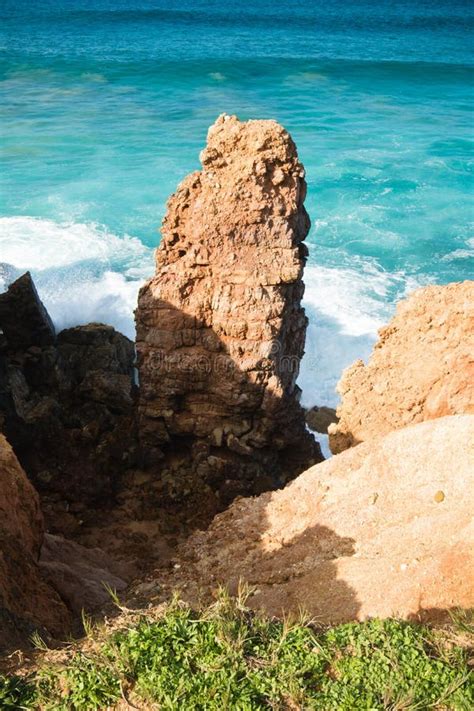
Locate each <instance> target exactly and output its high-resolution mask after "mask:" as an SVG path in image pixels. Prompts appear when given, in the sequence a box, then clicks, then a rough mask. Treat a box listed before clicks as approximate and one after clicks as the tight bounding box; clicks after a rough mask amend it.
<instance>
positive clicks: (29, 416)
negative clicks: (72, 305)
mask: <svg viewBox="0 0 474 711" xmlns="http://www.w3.org/2000/svg"><path fill="white" fill-rule="evenodd" d="M0 329H1V330H2V331H3V334H2V335H0V430H3V431H4V432H5V434H6V435H7V437H8V439H9V441H10V443H11V444H12V446H13V448H14V450H15V452H16V454H17V456H18V458H19V459H20V461H21V464H22V466H23V467H24V469H25V471H26V472H27V474H28V476H29V477H30V478H31V480H32V481H33V482H34V484H35V486H36V487H37V488H38V489H39V490H40V491H41V492H48V493H50V494H51V495H52V496H53V497H55V498H56V499H57V500H58V501H61V500H62V501H64V502H65V505H66V506H67V505H69V504H70V503H74V504H75V505H78V506H80V505H87V504H88V503H90V502H95V501H98V500H100V501H107V500H110V499H111V497H112V495H113V492H114V489H115V486H116V481H117V478H118V476H119V474H120V472H121V470H123V468H124V466H126V465H127V457H129V456H130V451H133V448H134V444H135V441H134V433H135V429H134V415H135V413H134V401H133V392H134V385H133V362H134V358H135V351H134V344H133V343H132V342H131V341H129V339H128V338H126V337H125V336H123V335H122V334H120V333H118V332H117V331H115V330H114V329H113V328H112V327H111V326H105V325H103V324H88V325H85V326H77V327H76V328H70V329H66V330H64V331H62V332H61V333H59V334H58V335H57V336H56V335H55V333H54V328H53V326H52V324H51V321H50V319H49V316H48V315H47V313H46V310H45V309H44V306H43V305H42V304H41V302H40V301H39V298H38V295H37V293H36V289H35V287H34V284H33V282H32V281H31V277H30V275H29V274H25V275H23V276H22V277H20V278H19V279H18V280H17V281H15V282H14V283H13V284H12V285H11V286H10V287H9V289H8V291H7V292H5V293H4V294H1V295H0Z"/></svg>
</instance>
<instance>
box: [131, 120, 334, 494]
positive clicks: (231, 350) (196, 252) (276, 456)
mask: <svg viewBox="0 0 474 711" xmlns="http://www.w3.org/2000/svg"><path fill="white" fill-rule="evenodd" d="M200 158H201V163H202V170H201V171H199V172H195V173H192V174H191V175H189V176H188V177H187V178H186V179H185V180H184V181H183V182H182V183H181V184H180V185H179V187H178V189H177V191H176V193H175V194H174V195H173V196H172V197H171V199H170V200H169V202H168V211H167V215H166V217H165V220H164V223H163V228H162V235H163V237H162V242H161V244H160V247H159V248H158V250H157V253H156V274H155V276H154V277H153V278H152V279H151V280H150V281H149V282H148V283H147V284H146V285H145V286H144V287H143V288H142V290H141V292H140V295H139V301H138V309H137V312H136V323H137V351H138V368H139V375H140V405H139V431H140V437H141V445H142V450H143V452H144V454H145V456H146V458H147V459H148V462H149V463H150V462H153V461H155V462H160V461H161V471H162V477H163V479H164V480H167V481H169V490H170V492H173V491H174V492H175V494H176V495H180V494H182V493H186V492H189V491H191V490H193V489H194V488H196V487H197V486H202V485H208V486H209V487H210V488H211V489H213V490H218V491H219V495H220V498H221V500H222V501H224V502H225V501H228V500H230V499H231V498H233V497H234V496H235V495H236V494H240V493H254V492H258V491H261V490H263V489H266V488H271V487H275V486H279V485H281V484H283V483H284V482H285V481H286V480H287V479H288V478H291V477H292V476H294V475H295V474H296V473H297V472H298V471H301V470H302V469H303V468H304V466H305V465H306V466H307V465H308V464H309V463H311V462H314V461H319V460H320V459H321V454H320V450H319V447H318V446H317V445H316V444H315V442H314V440H313V438H312V436H310V435H309V434H307V433H306V431H305V426H304V413H303V411H302V409H301V407H300V405H299V403H298V395H299V391H298V387H297V386H296V378H297V375H298V368H299V362H300V359H301V357H302V355H303V349H304V341H305V331H306V324H307V319H306V316H305V313H304V310H303V308H302V306H301V298H302V295H303V290H304V286H303V282H302V273H303V266H304V263H305V259H306V254H307V250H306V247H305V246H304V244H303V240H304V239H305V237H306V235H307V232H308V229H309V226H310V221H309V217H308V215H307V213H306V210H305V208H304V206H303V201H304V198H305V194H306V184H305V181H304V169H303V166H302V165H301V163H300V162H299V160H298V156H297V152H296V148H295V145H294V143H293V141H292V140H291V138H290V136H289V135H288V133H287V132H286V131H285V130H284V129H283V128H282V127H281V126H279V125H278V124H277V123H276V122H274V121H248V122H246V123H241V122H240V121H239V120H238V119H237V118H236V117H231V116H225V115H223V116H221V117H219V119H218V120H217V121H216V123H215V124H214V125H213V126H212V127H211V128H210V130H209V133H208V141H207V147H206V148H205V149H204V150H203V151H202V153H201V156H200Z"/></svg>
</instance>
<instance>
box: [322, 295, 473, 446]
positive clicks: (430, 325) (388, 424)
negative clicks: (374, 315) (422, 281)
mask: <svg viewBox="0 0 474 711" xmlns="http://www.w3.org/2000/svg"><path fill="white" fill-rule="evenodd" d="M379 336H380V337H379V340H378V342H377V343H376V345H375V347H374V350H373V353H372V355H371V357H370V359H369V362H368V363H367V365H365V364H364V363H363V361H361V360H359V361H356V362H355V363H354V364H353V365H351V366H350V368H347V370H345V371H344V373H343V375H342V378H341V380H340V382H339V384H338V388H337V389H338V391H339V393H340V395H341V404H340V405H339V407H338V409H337V414H338V417H339V422H338V423H337V424H332V425H331V426H330V427H329V443H330V446H331V450H332V452H333V453H334V454H337V453H338V452H342V451H343V450H344V449H347V448H348V447H352V446H354V445H356V444H359V442H364V441H367V440H370V439H372V438H373V437H377V436H379V435H384V434H387V433H388V432H391V431H392V430H397V429H400V428H402V427H406V426H407V425H411V424H414V423H416V422H424V421H425V420H432V419H435V418H437V417H444V416H445V415H461V414H464V413H471V414H472V413H474V355H473V354H474V281H464V282H460V283H452V284H446V285H445V286H427V287H424V288H423V289H417V290H416V291H414V292H413V293H412V294H410V296H409V297H408V298H407V299H405V300H404V301H401V302H400V304H399V305H398V308H397V313H396V315H395V316H394V318H393V319H392V320H391V321H390V323H389V324H388V325H387V326H385V327H384V328H382V329H381V330H380V331H379Z"/></svg>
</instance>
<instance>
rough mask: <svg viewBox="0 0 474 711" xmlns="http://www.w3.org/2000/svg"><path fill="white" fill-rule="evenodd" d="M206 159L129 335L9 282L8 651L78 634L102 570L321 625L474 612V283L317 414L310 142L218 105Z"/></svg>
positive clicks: (401, 315) (2, 490)
mask: <svg viewBox="0 0 474 711" xmlns="http://www.w3.org/2000/svg"><path fill="white" fill-rule="evenodd" d="M201 163H202V170H201V171H198V172H195V173H192V174H191V175H189V176H188V177H187V178H185V180H184V181H183V182H182V183H181V184H180V186H179V187H178V189H177V191H176V193H175V194H174V195H173V196H172V197H171V198H170V201H169V203H168V210H167V214H166V217H165V220H164V223H163V239H162V242H161V244H160V247H159V248H158V250H157V253H156V273H155V275H154V276H153V277H152V278H151V279H150V280H149V281H148V282H147V283H146V284H145V285H144V286H143V288H142V289H141V292H140V295H139V299H138V306H137V310H136V325H137V341H136V343H135V344H134V343H132V342H131V341H130V340H129V339H127V338H126V337H125V336H123V335H122V334H120V333H118V332H117V331H116V330H115V329H113V328H112V327H110V326H107V325H104V324H97V323H92V324H86V325H82V326H77V327H75V328H70V329H66V330H63V331H61V332H60V333H56V331H55V328H54V325H53V324H52V322H51V319H50V318H49V316H48V314H47V312H46V309H45V308H44V306H43V304H42V303H41V299H40V295H38V293H37V291H36V288H35V285H34V283H33V280H32V278H31V275H30V274H29V273H26V274H24V275H22V276H20V277H19V278H18V279H17V280H16V281H14V282H13V283H11V284H10V286H9V287H8V289H7V291H6V292H4V293H3V294H0V652H1V653H2V654H6V653H7V652H10V651H12V650H13V649H15V648H17V647H24V646H27V645H28V643H29V639H30V638H31V635H32V633H33V632H35V631H38V632H39V633H40V634H41V635H42V636H43V637H44V638H47V639H48V640H50V639H52V638H56V639H61V638H64V637H65V636H66V635H67V634H69V633H71V632H72V633H76V634H78V633H80V626H79V623H78V621H79V618H80V615H81V612H82V610H86V611H88V612H96V613H97V612H98V611H100V610H101V609H102V608H103V606H104V605H105V604H106V602H107V598H108V594H107V592H106V590H105V588H104V583H105V584H106V585H108V586H109V587H110V588H112V589H115V590H116V591H118V593H119V594H120V595H123V596H124V597H125V598H127V597H128V598H129V599H131V600H132V599H133V600H135V601H136V600H137V599H139V600H140V601H141V602H142V603H143V604H144V605H145V606H146V605H155V604H156V605H158V604H160V602H161V601H163V600H165V599H167V597H169V595H170V594H171V593H172V591H173V590H175V589H180V590H181V593H182V595H183V596H184V597H185V598H187V599H189V600H191V601H193V600H197V599H198V598H202V597H206V596H207V597H211V596H212V594H213V591H214V590H215V588H216V586H217V585H224V586H226V587H228V588H229V589H230V591H231V592H235V591H236V590H237V588H238V586H239V584H240V583H241V582H246V583H248V584H250V585H251V586H252V588H253V595H252V598H251V604H252V605H253V606H254V607H258V608H263V609H265V610H266V611H267V612H269V613H270V614H271V615H280V614H282V613H283V614H286V613H288V612H297V611H298V609H299V608H300V607H304V608H305V609H307V610H308V612H310V613H311V614H312V615H314V616H316V617H317V618H318V620H320V621H322V622H324V623H334V622H341V621H347V620H355V619H360V620H361V619H366V618H368V617H374V616H377V617H390V616H397V617H403V618H408V619H420V618H428V619H438V618H439V619H442V618H443V616H445V615H446V613H447V612H448V611H449V610H451V609H457V608H459V607H461V608H470V607H473V606H474V585H473V583H474V580H473V578H472V570H474V565H473V564H474V560H473V543H474V540H473V538H474V534H473V530H472V521H471V518H470V516H471V512H472V508H473V504H474V500H473V492H474V487H472V476H473V471H474V386H473V383H474V370H473V369H474V359H473V358H474V357H473V354H474V282H463V283H453V284H448V285H446V286H433V287H426V288H424V289H420V290H418V291H416V292H415V293H414V294H412V295H411V296H410V297H408V299H406V300H405V301H404V302H402V303H401V304H400V305H399V307H398V310H397V314H396V315H395V317H394V318H393V319H392V321H391V322H390V323H389V324H388V326H386V327H385V328H383V329H382V330H381V331H380V340H379V341H378V343H377V344H376V345H375V347H374V351H373V354H372V356H371V358H370V359H369V361H368V363H367V364H364V363H363V362H362V361H358V362H356V363H355V364H354V365H353V366H351V367H350V368H349V369H348V370H346V372H345V373H344V374H342V378H341V381H340V383H339V387H338V389H339V392H340V395H341V403H340V405H339V407H338V409H337V413H335V412H334V411H332V410H331V409H330V408H326V407H324V403H315V407H314V408H312V409H311V410H310V411H309V412H308V413H305V412H304V410H303V408H302V407H301V405H300V403H299V394H300V393H299V389H298V386H297V384H296V380H297V377H298V370H299V363H300V360H301V358H302V357H303V354H304V344H305V333H306V326H307V319H306V316H305V313H304V309H303V308H302V305H301V300H302V296H303V292H304V283H303V271H304V265H305V261H306V256H307V250H306V247H305V245H304V239H305V237H306V235H307V232H308V229H309V224H310V223H309V217H308V215H307V213H306V210H305V208H304V204H303V203H304V199H305V194H306V184H305V180H304V169H303V166H302V165H301V163H300V162H299V159H298V155H297V151H296V147H295V145H294V143H293V141H292V139H291V137H290V136H289V134H288V133H287V132H286V131H285V130H284V129H283V128H282V127H281V126H279V125H278V124H277V123H276V122H274V121H248V122H240V121H239V120H238V119H237V118H235V117H229V116H225V115H224V116H221V117H219V119H218V120H217V121H216V123H215V124H214V125H213V126H212V127H211V128H210V130H209V134H208V142H207V146H206V148H205V149H204V151H203V152H202V154H201ZM306 423H307V424H308V426H309V427H310V428H311V429H312V430H314V431H317V432H327V431H329V439H330V446H331V449H332V452H333V453H334V456H333V457H332V458H331V459H330V460H328V461H326V462H324V461H323V457H322V455H321V450H320V448H319V445H318V443H317V441H316V440H315V438H314V436H313V434H311V432H310V431H309V429H308V427H307V425H306ZM132 581H134V582H132Z"/></svg>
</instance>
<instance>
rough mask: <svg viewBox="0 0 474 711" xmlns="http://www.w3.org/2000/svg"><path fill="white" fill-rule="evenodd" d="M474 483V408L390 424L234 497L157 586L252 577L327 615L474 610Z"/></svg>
mask: <svg viewBox="0 0 474 711" xmlns="http://www.w3.org/2000/svg"><path fill="white" fill-rule="evenodd" d="M473 479H474V415H455V416H451V417H443V418H439V419H436V420H432V421H430V422H423V423H420V424H417V425H414V426H411V427H408V428H405V429H403V430H398V431H395V432H391V433H390V434H388V435H386V436H385V437H378V438H375V439H373V440H371V441H370V442H364V443H363V444H360V445H359V446H358V447H355V448H352V449H350V450H348V451H346V452H343V453H342V454H339V455H337V456H335V457H333V458H332V459H330V460H328V461H326V462H323V463H321V464H317V465H316V466H314V467H312V468H311V469H309V470H308V471H306V472H304V474H301V475H300V476H299V477H298V478H297V479H296V480H294V481H293V482H291V483H290V484H288V485H287V486H286V487H285V488H284V489H283V490H281V491H277V492H272V493H265V494H263V495H261V496H259V497H258V498H253V499H239V500H238V501H236V502H234V503H233V504H232V505H231V507H230V508H229V509H228V510H227V511H225V512H224V513H222V514H219V515H218V516H216V518H215V519H214V522H213V523H212V525H211V526H210V528H209V529H208V531H206V532H200V533H196V534H194V535H193V536H192V537H191V538H190V539H189V541H188V542H187V543H186V544H184V546H183V547H182V549H181V557H179V558H178V559H177V563H176V564H175V566H174V569H173V572H172V573H170V574H168V575H166V574H163V575H162V576H160V577H158V582H159V583H160V584H161V585H166V586H167V588H166V589H172V588H174V587H175V586H180V587H182V591H183V595H184V596H185V597H186V598H188V599H191V600H196V599H197V598H198V597H199V596H200V595H204V597H205V596H206V595H207V596H211V595H212V593H213V592H214V591H215V590H216V588H217V586H218V585H219V584H223V585H225V586H227V587H228V588H229V589H230V590H231V592H233V593H235V592H236V591H237V588H238V585H239V581H242V582H244V583H245V582H246V583H248V584H249V585H251V586H253V587H254V588H255V592H254V595H253V596H252V597H251V598H250V603H251V605H252V606H253V607H258V608H263V609H264V610H265V611H266V612H267V613H269V614H270V615H281V613H282V612H284V613H286V614H288V613H290V612H292V613H294V614H298V612H299V610H300V608H301V607H302V608H304V609H305V610H306V611H307V612H308V613H309V614H310V616H311V617H314V619H316V620H317V621H318V622H322V623H337V622H343V621H349V620H354V619H365V618H367V617H392V616H394V617H402V618H410V619H411V618H413V619H418V618H423V619H430V618H431V619H433V618H436V619H439V618H442V617H443V616H444V617H446V611H447V610H449V609H452V608H458V607H461V608H471V607H473V606H474V529H473V521H472V511H473V508H474V486H473V484H474V482H473Z"/></svg>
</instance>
